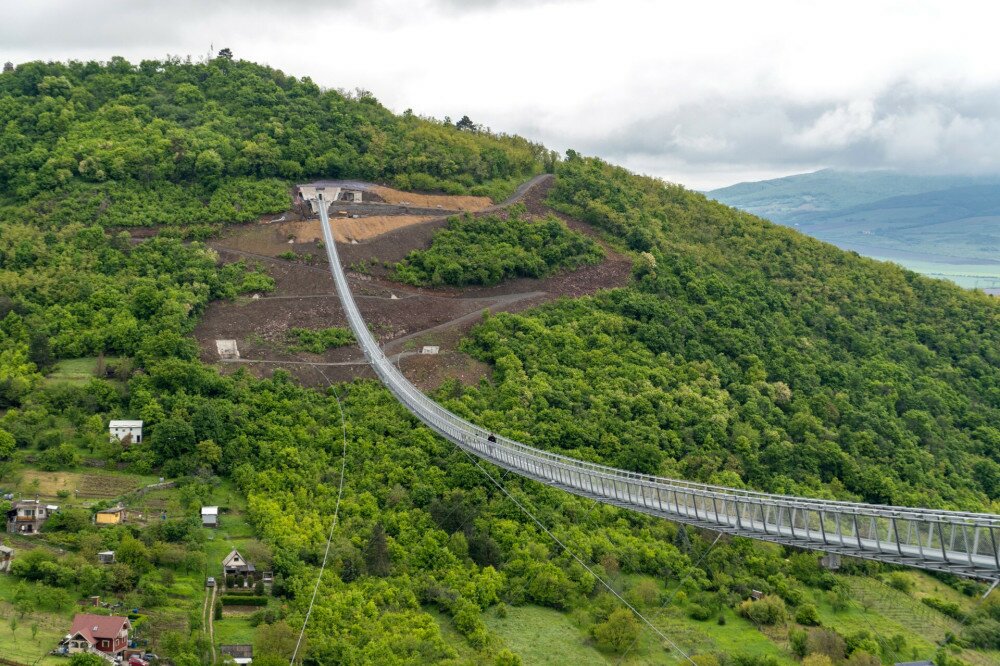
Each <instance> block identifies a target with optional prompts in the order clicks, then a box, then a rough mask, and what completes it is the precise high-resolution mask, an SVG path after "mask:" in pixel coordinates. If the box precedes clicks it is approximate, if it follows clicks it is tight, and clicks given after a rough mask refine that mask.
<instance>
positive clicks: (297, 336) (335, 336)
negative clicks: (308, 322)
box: [288, 326, 354, 354]
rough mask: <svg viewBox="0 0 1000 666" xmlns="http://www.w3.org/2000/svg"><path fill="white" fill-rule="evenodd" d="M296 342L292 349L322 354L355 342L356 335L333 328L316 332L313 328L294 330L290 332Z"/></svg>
mask: <svg viewBox="0 0 1000 666" xmlns="http://www.w3.org/2000/svg"><path fill="white" fill-rule="evenodd" d="M288 334H289V337H291V338H292V339H293V340H294V342H293V344H292V346H291V348H292V349H298V350H303V351H308V352H312V353H313V354H322V353H323V352H325V351H326V350H327V349H333V348H335V347H344V346H345V345H349V344H351V343H352V342H354V334H352V333H351V332H350V331H349V330H347V329H346V328H340V327H338V326H332V327H330V328H323V329H318V330H314V329H311V328H293V329H291V330H289V332H288Z"/></svg>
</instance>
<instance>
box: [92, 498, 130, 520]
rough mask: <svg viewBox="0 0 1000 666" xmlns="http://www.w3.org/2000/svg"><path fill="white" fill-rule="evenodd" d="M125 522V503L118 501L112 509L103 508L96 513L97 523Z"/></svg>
mask: <svg viewBox="0 0 1000 666" xmlns="http://www.w3.org/2000/svg"><path fill="white" fill-rule="evenodd" d="M124 522H125V505H124V504H122V503H120V502H119V503H118V504H117V505H116V506H113V507H111V508H110V509H101V510H100V511H98V512H97V513H95V514H94V523H95V524H97V525H121V524H122V523H124Z"/></svg>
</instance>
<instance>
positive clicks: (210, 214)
mask: <svg viewBox="0 0 1000 666" xmlns="http://www.w3.org/2000/svg"><path fill="white" fill-rule="evenodd" d="M0 127H3V133H2V135H0V155H2V156H3V159H2V160H0V210H2V212H3V214H4V215H5V216H6V217H8V218H10V217H16V218H21V219H30V220H31V221H32V223H34V224H46V225H64V224H67V223H68V222H81V223H84V224H89V223H94V222H97V223H99V224H101V225H104V226H109V225H120V226H144V225H152V224H195V223H204V222H236V221H240V222H245V221H249V220H253V219H256V218H257V217H259V216H260V215H261V214H262V213H268V212H278V211H282V210H285V208H286V207H287V191H288V187H289V185H290V183H291V182H293V181H295V180H299V179H306V178H315V177H324V178H339V177H351V178H363V179H366V180H373V181H385V182H389V183H391V184H394V185H396V186H398V187H401V188H403V189H410V188H413V189H440V190H444V191H446V192H449V193H456V194H457V193H467V192H468V193H472V194H481V195H487V196H493V197H495V198H497V199H499V198H502V197H503V196H505V195H506V194H508V193H509V192H510V191H511V190H513V188H514V187H515V186H516V185H517V184H518V183H519V182H520V181H521V180H524V178H525V177H526V176H529V175H531V174H533V173H536V172H538V171H540V170H541V168H542V163H543V161H546V160H549V161H550V160H551V156H550V155H549V154H548V153H547V152H546V151H545V150H544V149H543V148H542V147H541V146H539V145H537V144H533V143H530V142H528V141H526V140H524V139H521V138H519V137H508V136H491V135H487V134H484V133H482V132H478V131H461V130H459V129H457V128H456V127H455V126H453V125H445V124H443V123H441V122H438V121H433V120H427V119H423V118H418V117H416V116H414V115H413V114H411V113H405V114H403V115H402V116H396V115H394V114H392V113H391V112H389V111H388V110H387V109H385V107H383V106H382V105H381V104H379V103H378V101H377V100H376V99H375V98H374V97H372V96H371V95H370V94H368V93H365V92H357V93H354V94H345V93H342V92H339V91H332V90H327V91H323V90H321V89H320V88H319V86H317V85H316V84H315V83H313V82H312V81H310V80H309V79H308V78H304V79H297V78H295V77H293V76H287V75H285V74H284V73H282V72H280V71H277V70H273V69H269V68H266V67H262V66H260V65H256V64H254V63H250V62H246V61H237V60H232V59H229V58H216V59H213V60H211V61H209V62H207V63H204V64H191V63H190V62H181V61H180V59H177V58H175V59H170V60H164V61H153V60H149V61H143V62H142V63H140V64H139V66H138V67H136V66H134V65H132V64H131V63H129V62H127V61H125V60H123V59H121V58H112V59H111V61H109V62H108V63H106V64H104V65H101V64H98V63H96V62H88V63H82V62H70V63H68V64H61V63H47V64H45V63H40V62H33V63H26V64H23V65H21V66H19V67H17V68H16V69H15V70H14V71H12V72H7V73H5V75H4V76H3V77H0Z"/></svg>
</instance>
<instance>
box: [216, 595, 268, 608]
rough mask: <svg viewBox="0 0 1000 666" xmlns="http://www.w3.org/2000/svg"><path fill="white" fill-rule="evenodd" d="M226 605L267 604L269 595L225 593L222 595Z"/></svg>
mask: <svg viewBox="0 0 1000 666" xmlns="http://www.w3.org/2000/svg"><path fill="white" fill-rule="evenodd" d="M221 599H222V604H223V605H224V606H266V605H267V597H257V596H250V595H239V594H225V595H223V596H222V597H221Z"/></svg>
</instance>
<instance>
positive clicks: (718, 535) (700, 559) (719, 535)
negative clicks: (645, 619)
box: [618, 532, 722, 664]
mask: <svg viewBox="0 0 1000 666" xmlns="http://www.w3.org/2000/svg"><path fill="white" fill-rule="evenodd" d="M721 538H722V532H717V533H716V535H715V540H714V541H712V544H711V545H710V546H709V547H708V548H706V549H705V552H703V553H702V554H701V556H700V557H698V561H697V562H695V563H694V564H693V565H691V567H690V568H688V570H687V573H686V574H684V577H683V578H681V579H680V580H679V581H678V582H677V587H675V588H674V591H673V594H671V595H670V597H669V598H668V599H667V600H666V601H664V602H663V603H662V604H660V607H659V608H658V609H657V614H660V613H662V612H663V610H664V609H666V608H667V606H669V605H670V604H672V603H674V599H675V598H676V597H677V593H678V592H680V590H681V587H683V586H684V583H685V582H686V581H687V579H688V578H690V577H691V573H692V572H693V571H694V570H695V569H697V568H698V566H699V565H700V564H701V563H702V562H704V561H705V558H706V557H708V554H709V553H711V552H712V549H713V548H715V544H717V543H719V539H721ZM638 642H639V637H638V636H636V637H635V638H633V639H632V642H631V643H629V644H628V647H627V648H625V651H624V652H622V656H620V657H619V658H618V664H621V663H622V662H623V661H625V657H626V656H628V653H629V652H630V651H631V650H632V648H634V647H635V644H636V643H638Z"/></svg>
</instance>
